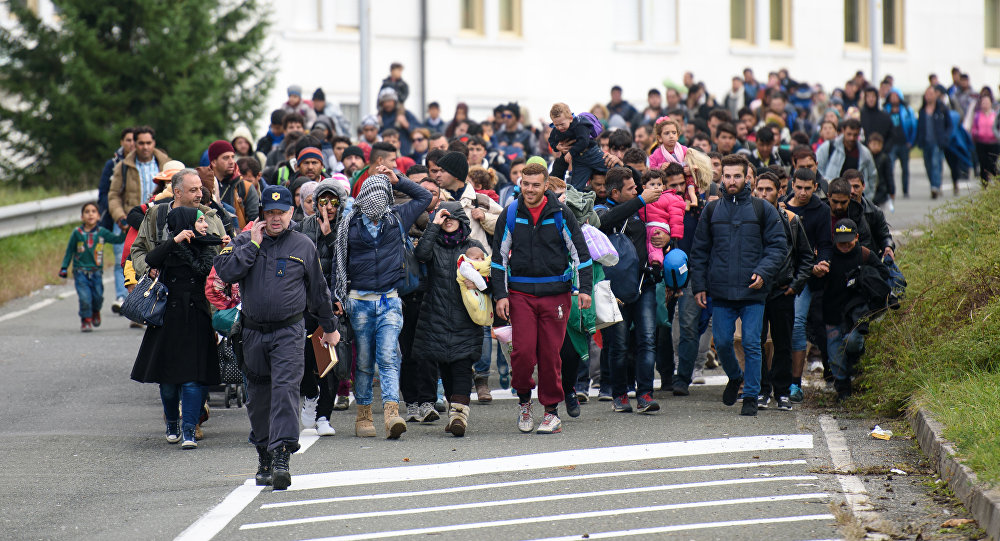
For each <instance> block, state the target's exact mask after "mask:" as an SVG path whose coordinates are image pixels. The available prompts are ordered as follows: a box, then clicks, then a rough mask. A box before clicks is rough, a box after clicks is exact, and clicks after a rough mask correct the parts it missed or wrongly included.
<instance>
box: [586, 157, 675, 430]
mask: <svg viewBox="0 0 1000 541" xmlns="http://www.w3.org/2000/svg"><path fill="white" fill-rule="evenodd" d="M634 175H635V173H634V170H633V169H631V168H626V167H612V168H611V170H610V171H608V175H607V180H606V184H605V186H606V189H607V190H608V201H607V204H606V205H600V206H599V207H595V208H596V209H597V214H598V215H599V216H600V217H601V230H602V231H604V232H605V233H607V234H614V233H619V232H621V231H622V228H623V227H624V231H625V233H624V234H625V235H626V236H627V237H628V238H629V239H630V240H631V241H632V244H633V245H634V246H635V253H636V255H637V256H638V257H637V260H636V262H635V263H633V264H634V265H635V268H634V269H630V272H634V273H636V275H637V276H638V280H637V283H638V287H639V297H638V298H637V299H635V300H633V301H632V302H627V303H625V304H623V305H622V307H621V312H622V318H623V320H622V321H621V322H620V323H616V324H614V325H612V326H610V327H608V328H606V329H604V330H603V331H602V333H603V336H604V340H605V342H604V343H605V347H607V348H608V360H609V364H610V368H611V394H612V396H613V397H614V410H615V411H617V412H622V413H628V412H631V411H632V406H631V404H629V399H628V386H629V384H630V383H631V382H630V381H628V373H629V370H628V368H629V366H628V358H629V354H628V353H629V351H628V350H629V332H630V331H632V330H633V329H632V327H633V324H634V326H635V328H634V332H635V351H634V354H635V355H634V357H635V396H636V411H637V412H639V413H652V412H654V411H657V410H659V409H660V405H659V404H657V403H656V401H655V400H653V394H652V393H653V372H654V368H655V365H656V356H655V348H656V283H655V281H654V280H653V278H652V276H650V275H649V273H648V272H647V269H646V261H647V260H648V258H649V255H648V251H647V247H646V224H645V223H644V222H643V221H642V219H641V218H639V214H638V213H639V209H641V208H642V207H643V206H645V205H646V204H648V203H653V202H655V201H656V200H658V199H659V198H660V194H661V193H662V189H660V188H655V189H654V188H647V189H645V190H643V192H642V194H641V195H639V194H638V193H637V190H636V182H635V180H636V178H635V176H634ZM623 264H624V262H622V261H619V263H618V265H623ZM604 377H605V374H604V373H603V371H602V374H601V386H602V387H603V386H604V383H605V382H604Z"/></svg>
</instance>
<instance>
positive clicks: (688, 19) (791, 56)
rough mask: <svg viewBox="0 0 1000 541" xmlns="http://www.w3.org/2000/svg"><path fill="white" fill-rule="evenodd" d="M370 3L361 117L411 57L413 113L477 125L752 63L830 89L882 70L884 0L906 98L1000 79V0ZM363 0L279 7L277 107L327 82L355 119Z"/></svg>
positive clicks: (716, 88)
mask: <svg viewBox="0 0 1000 541" xmlns="http://www.w3.org/2000/svg"><path fill="white" fill-rule="evenodd" d="M369 2H370V12H371V40H370V42H371V47H370V58H371V60H370V66H371V68H370V75H369V81H368V83H369V85H370V87H369V88H370V89H371V90H370V91H371V98H370V109H372V110H369V111H360V113H370V112H373V109H374V107H375V99H374V95H375V93H377V92H378V89H379V86H380V84H381V80H382V78H384V77H385V76H386V75H387V74H388V69H389V64H390V63H392V62H401V63H402V64H403V65H404V66H405V71H404V73H403V78H404V79H405V80H406V81H407V82H408V84H409V86H410V96H409V98H408V99H407V102H406V105H407V109H409V110H411V111H413V112H414V113H415V114H417V116H418V117H420V118H423V116H424V112H423V111H422V110H421V107H422V105H423V104H426V103H429V102H431V101H437V102H439V103H440V104H441V107H442V111H443V113H442V116H443V117H445V118H446V119H448V118H450V117H451V115H452V112H453V111H454V108H455V105H456V103H458V102H465V103H467V104H468V105H469V107H470V110H471V115H472V117H473V118H475V119H481V118H484V117H485V116H486V114H487V112H488V111H490V110H492V108H493V107H494V106H495V105H497V104H499V103H502V102H507V101H518V102H519V103H520V104H521V105H522V106H525V107H527V109H528V110H529V111H530V115H531V117H530V120H531V121H532V122H537V120H538V119H539V118H543V117H546V118H547V112H548V108H549V106H550V105H551V104H552V103H553V102H555V101H565V102H566V103H568V104H569V105H570V107H571V108H573V109H574V110H575V111H576V110H587V109H589V108H590V107H591V106H592V105H593V104H594V103H595V102H602V103H604V102H607V101H608V98H609V90H610V87H611V86H612V85H615V84H618V85H620V86H622V87H623V89H624V97H625V99H627V100H629V101H630V102H632V103H633V105H636V106H637V107H639V108H640V109H641V107H642V104H644V103H645V97H646V92H647V91H648V90H649V89H651V88H659V89H660V90H661V91H663V90H664V83H665V82H668V81H673V82H676V83H680V81H681V78H682V75H683V73H684V72H685V71H688V70H690V71H692V72H693V73H694V75H695V80H696V81H704V82H705V83H706V85H707V86H708V88H709V91H710V92H712V93H713V94H716V95H717V96H718V97H720V98H721V97H722V96H723V95H724V94H725V92H727V91H728V89H729V87H730V84H731V83H730V80H731V78H732V76H733V75H737V74H740V73H741V71H742V69H743V68H744V67H748V66H749V67H752V68H753V69H754V72H755V74H756V76H757V78H758V80H762V81H766V78H767V72H768V71H776V70H778V69H779V68H787V69H788V70H789V73H790V75H791V77H792V78H793V79H796V80H799V81H808V82H810V83H820V84H822V85H823V87H824V88H825V89H827V91H829V90H831V89H833V88H835V87H840V86H842V85H843V83H844V82H845V81H846V80H847V79H848V78H850V77H851V76H852V75H853V74H854V73H855V72H856V71H858V70H862V71H864V73H865V75H866V76H867V77H868V78H869V79H871V75H872V59H871V55H872V53H871V47H870V37H871V35H872V32H871V27H870V26H869V23H870V22H871V17H870V15H871V14H872V11H873V10H872V9H871V8H873V7H874V8H875V10H877V11H878V19H881V21H880V22H881V23H882V24H881V41H882V43H883V44H882V47H881V49H880V54H879V67H880V69H879V73H878V76H879V77H881V76H884V75H886V74H891V75H893V76H894V78H895V82H896V86H897V87H899V88H901V89H902V90H903V91H904V92H906V93H918V94H919V93H921V92H922V91H923V89H924V88H925V87H926V85H927V76H928V74H929V73H932V72H933V73H937V74H938V76H939V77H940V79H941V82H942V83H943V84H945V85H946V86H947V85H949V84H950V83H951V77H950V74H949V72H950V70H951V68H952V66H959V67H960V68H961V69H962V71H964V72H966V73H968V74H969V75H970V77H971V81H972V84H973V87H974V88H975V89H978V88H980V87H981V86H983V85H988V86H991V87H995V85H996V84H997V83H998V81H1000V0H953V1H951V2H947V3H942V2H938V1H935V0H613V1H612V0H424V1H420V0H369ZM869 2H877V4H876V5H875V6H871V5H869ZM360 4H361V2H359V0H280V1H278V0H276V1H275V2H274V10H275V13H274V15H275V26H274V31H273V40H274V43H273V47H274V50H275V52H276V53H277V56H278V57H279V58H280V62H279V71H278V75H277V84H276V86H275V89H274V91H273V92H272V96H271V98H270V100H269V101H268V103H269V104H273V105H275V106H277V105H279V104H280V103H282V101H283V100H284V99H285V89H286V88H287V86H288V85H291V84H299V85H301V86H302V87H303V90H304V92H303V94H304V95H303V97H304V98H307V99H308V98H309V97H310V96H311V92H312V91H313V90H314V89H315V88H316V87H322V88H323V90H324V91H325V93H326V96H327V100H328V101H337V102H340V103H342V104H344V106H345V111H348V112H350V113H351V116H354V114H356V113H355V111H356V110H357V109H356V107H357V105H358V104H359V103H360V102H361V99H360V95H359V89H360V87H361V81H360V73H361V66H360V61H359V57H360V54H361V50H360V47H359V41H360V33H359V19H360V17H359V5H360ZM423 9H425V10H426V11H425V12H424V13H423V14H422V10H423ZM422 17H425V18H426V33H425V34H424V35H423V37H422V32H421V29H422V21H423V20H424V19H423V18H422ZM878 19H876V21H878ZM876 24H877V23H876ZM422 41H423V47H424V54H423V59H424V62H423V65H421V42H422ZM424 93H426V95H423V94H424ZM265 122H266V121H265ZM260 127H261V126H258V128H260Z"/></svg>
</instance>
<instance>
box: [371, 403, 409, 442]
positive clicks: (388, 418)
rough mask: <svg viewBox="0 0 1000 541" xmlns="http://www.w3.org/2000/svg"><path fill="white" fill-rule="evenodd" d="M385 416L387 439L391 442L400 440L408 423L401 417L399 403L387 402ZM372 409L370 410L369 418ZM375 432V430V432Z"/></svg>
mask: <svg viewBox="0 0 1000 541" xmlns="http://www.w3.org/2000/svg"><path fill="white" fill-rule="evenodd" d="M383 410H384V414H385V437H386V439H390V440H398V439H399V437H400V436H402V435H403V432H406V421H404V420H403V418H402V417H400V416H399V402H386V403H385V404H384V408H383ZM370 411H371V409H370V408H369V416H370V415H371V413H370ZM373 432H374V430H373Z"/></svg>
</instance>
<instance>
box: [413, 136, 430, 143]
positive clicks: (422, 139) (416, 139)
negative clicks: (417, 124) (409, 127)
mask: <svg viewBox="0 0 1000 541" xmlns="http://www.w3.org/2000/svg"><path fill="white" fill-rule="evenodd" d="M426 140H427V139H425V138H423V137H415V138H414V139H413V142H414V143H422V142H424V141H426Z"/></svg>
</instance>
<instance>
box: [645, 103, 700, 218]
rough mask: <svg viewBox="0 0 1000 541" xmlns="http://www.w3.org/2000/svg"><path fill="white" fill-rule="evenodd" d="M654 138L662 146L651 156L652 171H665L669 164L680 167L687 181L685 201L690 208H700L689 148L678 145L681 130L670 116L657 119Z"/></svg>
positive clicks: (683, 196)
mask: <svg viewBox="0 0 1000 541" xmlns="http://www.w3.org/2000/svg"><path fill="white" fill-rule="evenodd" d="M653 136H654V137H656V140H657V141H659V142H660V146H658V147H656V150H654V151H653V153H652V154H650V155H649V168H650V169H663V168H664V167H665V166H666V165H667V164H668V163H676V164H678V165H680V166H681V167H682V169H683V171H684V178H685V181H686V184H685V188H684V195H682V196H681V198H682V199H684V202H685V204H686V205H687V207H688V208H691V207H697V206H698V190H697V188H696V186H695V178H694V175H693V173H692V172H691V168H690V166H689V165H688V163H687V159H686V158H687V154H688V147H686V146H684V145H682V144H680V143H678V142H677V141H678V139H680V128H679V127H678V126H677V122H675V121H674V120H673V119H672V118H670V117H669V116H661V117H660V118H658V119H656V124H655V126H654V127H653ZM678 195H680V193H678Z"/></svg>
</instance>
